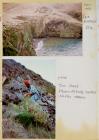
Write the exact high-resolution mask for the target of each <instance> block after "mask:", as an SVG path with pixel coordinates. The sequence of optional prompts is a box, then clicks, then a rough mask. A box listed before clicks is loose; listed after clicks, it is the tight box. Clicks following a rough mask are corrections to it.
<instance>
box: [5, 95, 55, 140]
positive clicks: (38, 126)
mask: <svg viewBox="0 0 99 140" xmlns="http://www.w3.org/2000/svg"><path fill="white" fill-rule="evenodd" d="M7 110H9V111H7V112H6V113H4V114H3V116H6V117H7V116H8V118H9V122H8V123H7V128H9V125H10V127H12V128H13V127H15V128H16V129H15V130H13V131H14V132H13V136H12V129H11V128H10V129H9V131H8V129H7V128H6V130H5V131H7V132H9V134H8V135H10V136H9V137H10V138H12V137H13V138H14V137H17V136H18V135H25V136H26V135H27V137H28V138H55V130H49V128H48V117H49V116H48V113H47V112H45V111H43V110H42V108H41V106H39V105H38V104H37V103H35V102H34V103H33V102H31V100H30V98H28V97H27V98H25V99H24V100H23V101H22V102H21V103H20V104H19V105H15V104H12V103H10V104H9V105H8V109H7ZM4 118H5V117H4ZM4 120H5V121H7V118H6V119H4ZM10 122H11V123H10ZM11 125H14V126H11ZM17 126H20V129H22V130H21V131H26V134H24V132H23V134H20V133H21V132H19V131H18V130H17ZM10 130H11V131H10ZM17 131H18V132H17ZM17 133H18V134H17ZM5 134H6V135H7V133H6V132H5ZM5 134H3V135H5ZM25 136H22V137H25ZM4 137H5V136H4ZM18 137H19V138H20V136H18Z"/></svg>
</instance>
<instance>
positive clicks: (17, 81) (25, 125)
mask: <svg viewBox="0 0 99 140" xmlns="http://www.w3.org/2000/svg"><path fill="white" fill-rule="evenodd" d="M2 63H3V64H2V88H3V89H2V92H3V93H2V136H3V138H35V139H36V138H46V139H50V138H55V126H56V125H55V113H56V109H55V94H56V90H55V89H56V87H55V79H56V65H55V64H56V62H55V60H52V59H51V60H50V59H48V60H47V59H46V60H44V59H32V58H21V57H20V58H16V57H15V58H13V59H3V60H2Z"/></svg>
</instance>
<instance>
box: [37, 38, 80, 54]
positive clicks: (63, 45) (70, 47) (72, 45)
mask: <svg viewBox="0 0 99 140" xmlns="http://www.w3.org/2000/svg"><path fill="white" fill-rule="evenodd" d="M35 41H36V48H35V51H36V54H37V56H82V39H64V38H42V39H35Z"/></svg>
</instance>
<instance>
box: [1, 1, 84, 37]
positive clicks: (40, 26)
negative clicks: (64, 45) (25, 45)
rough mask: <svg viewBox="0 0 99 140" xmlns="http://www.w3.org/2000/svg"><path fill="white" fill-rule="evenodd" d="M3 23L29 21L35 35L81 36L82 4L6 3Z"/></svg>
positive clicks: (11, 23) (12, 23)
mask: <svg viewBox="0 0 99 140" xmlns="http://www.w3.org/2000/svg"><path fill="white" fill-rule="evenodd" d="M8 7H9V8H8ZM3 23H4V25H10V26H19V25H22V24H24V23H29V24H31V26H32V30H33V36H34V37H47V36H48V37H64V38H81V37H82V8H81V4H49V5H48V4H31V5H30V4H16V5H10V6H9V4H8V5H7V4H6V5H4V16H3Z"/></svg>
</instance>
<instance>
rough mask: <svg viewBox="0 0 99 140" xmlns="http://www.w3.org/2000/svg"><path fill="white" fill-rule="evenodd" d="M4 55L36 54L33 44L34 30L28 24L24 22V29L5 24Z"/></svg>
mask: <svg viewBox="0 0 99 140" xmlns="http://www.w3.org/2000/svg"><path fill="white" fill-rule="evenodd" d="M3 55H4V56H16V55H21V56H22V55H26V56H27V55H36V53H35V50H34V49H33V44H32V31H31V28H30V27H29V26H28V25H27V24H24V26H23V27H22V29H18V28H15V27H10V26H3Z"/></svg>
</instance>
